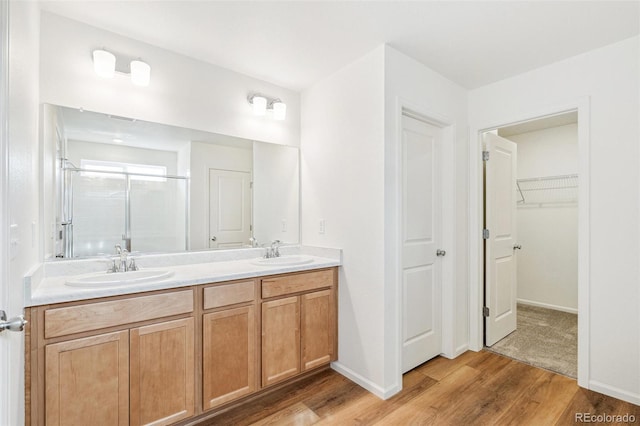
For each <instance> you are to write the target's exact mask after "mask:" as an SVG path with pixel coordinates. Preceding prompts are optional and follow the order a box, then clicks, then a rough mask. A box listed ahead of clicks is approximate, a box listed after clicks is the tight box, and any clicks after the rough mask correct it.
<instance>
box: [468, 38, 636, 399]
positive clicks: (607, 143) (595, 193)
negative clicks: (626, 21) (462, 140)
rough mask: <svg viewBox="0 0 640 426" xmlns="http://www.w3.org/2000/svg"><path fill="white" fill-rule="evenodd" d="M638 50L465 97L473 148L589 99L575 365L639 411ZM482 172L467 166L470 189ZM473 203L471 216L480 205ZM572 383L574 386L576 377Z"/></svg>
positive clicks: (590, 57)
mask: <svg viewBox="0 0 640 426" xmlns="http://www.w3.org/2000/svg"><path fill="white" fill-rule="evenodd" d="M639 44H640V40H639V37H637V36H636V37H633V38H630V39H627V40H623V41H621V42H618V43H615V44H612V45H609V46H606V47H604V48H600V49H596V50H593V51H590V52H587V53H585V54H582V55H579V56H576V57H573V58H569V59H567V60H564V61H561V62H558V63H555V64H552V65H549V66H545V67H542V68H539V69H536V70H533V71H531V72H528V73H524V74H522V75H519V76H516V77H513V78H509V79H506V80H502V81H500V82H497V83H494V84H490V85H487V86H484V87H481V88H479V89H476V90H472V91H471V92H470V94H469V117H470V124H471V143H472V144H476V143H478V142H477V134H478V131H479V130H480V129H483V128H488V127H491V126H496V125H501V124H508V123H509V122H511V121H516V120H518V119H524V118H527V116H528V117H529V118H532V116H535V115H536V114H537V113H538V112H540V111H549V110H550V109H553V108H555V107H556V106H564V105H567V104H576V103H580V100H581V99H583V98H584V97H585V96H588V97H589V103H590V114H589V115H590V122H589V123H587V125H586V129H587V130H586V131H585V133H584V134H583V136H589V137H590V155H589V156H588V158H586V159H585V161H588V162H589V164H590V170H591V172H590V175H589V176H587V177H584V176H583V179H585V178H586V179H587V180H588V181H590V194H589V195H590V203H589V205H588V212H589V223H588V225H587V226H588V230H589V237H590V240H589V241H588V243H587V244H588V248H589V251H590V258H589V261H588V265H585V268H586V270H588V276H587V277H586V278H587V279H588V282H589V286H588V289H584V290H586V291H588V295H589V300H588V301H585V302H586V303H585V307H586V310H587V311H588V312H582V311H581V312H580V315H581V318H582V319H583V322H582V326H583V327H585V326H586V327H587V329H586V333H585V334H580V336H579V345H581V343H580V339H581V338H585V339H588V346H587V347H583V346H584V345H581V346H580V350H579V365H580V363H581V362H586V363H587V365H586V366H585V368H584V369H583V370H582V371H583V374H584V373H586V377H585V378H584V379H586V382H587V383H586V384H587V385H588V386H589V387H590V388H591V389H594V390H597V391H599V392H603V393H607V394H609V395H613V396H616V397H619V398H622V399H625V400H628V401H632V402H634V403H636V404H640V321H638V301H639V300H640V294H639V292H640V286H639V285H638V282H639V278H640V275H639V270H638V269H639V268H638V265H639V262H638V259H639V256H640V250H639V242H640V238H638V236H639V231H640V230H639V228H638V207H639V202H640V200H639V193H640V191H639V189H640V188H639V175H638V170H639V159H640V156H639V151H638V148H639V145H638V140H639V136H640V134H639V131H640V128H639V125H638V124H639V123H638V122H639V114H640V111H639V104H640V102H639V92H640V88H639V84H638V83H639V78H638V76H639V75H640V67H639V64H638V58H639V55H638V53H639V52H640V46H639ZM579 120H580V118H579ZM579 126H580V123H579ZM472 146H473V145H472ZM472 152H473V153H474V156H473V157H472V160H473V159H475V160H477V159H478V158H477V154H478V149H477V147H473V148H472ZM580 155H581V156H583V153H580ZM583 158H584V156H583ZM478 167H479V164H478V163H477V162H475V161H474V162H472V163H471V168H472V171H473V175H472V176H473V177H474V179H475V180H474V181H473V182H475V183H477V182H478V177H479V176H480V175H479V173H478ZM476 188H477V187H476ZM475 195H476V196H477V194H475ZM472 201H473V204H472V206H475V207H476V208H477V206H478V203H477V201H478V199H477V197H476V198H474V197H473V196H472ZM476 211H477V210H476ZM474 249H475V248H472V250H474ZM475 278H476V280H477V277H475ZM476 283H477V281H476ZM581 291H582V289H581ZM585 294H586V293H585ZM579 298H580V300H581V298H582V296H580V295H579ZM581 306H582V305H581ZM583 314H584V315H587V317H585V316H584V315H583ZM474 333H475V334H474V336H475V339H474V345H475V344H477V341H478V340H477V338H478V336H477V333H476V330H474ZM583 349H584V350H583ZM578 375H579V379H580V375H581V370H580V368H579V371H578Z"/></svg>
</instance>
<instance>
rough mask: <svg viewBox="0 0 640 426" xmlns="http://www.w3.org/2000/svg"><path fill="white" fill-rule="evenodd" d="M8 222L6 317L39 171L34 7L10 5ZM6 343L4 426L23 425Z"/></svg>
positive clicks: (17, 343) (17, 305) (14, 341)
mask: <svg viewBox="0 0 640 426" xmlns="http://www.w3.org/2000/svg"><path fill="white" fill-rule="evenodd" d="M9 13H10V16H9V170H8V174H9V216H10V217H9V220H10V223H11V224H12V225H16V229H15V232H13V233H12V240H13V239H14V238H15V244H14V243H13V241H12V243H11V259H10V262H9V281H8V283H6V284H5V283H3V284H4V285H7V286H8V300H5V302H8V304H7V306H6V307H3V308H4V309H7V310H8V312H7V314H8V315H11V316H13V315H18V314H19V313H21V312H20V311H21V309H22V308H23V307H24V294H23V277H24V275H25V273H27V272H28V270H29V269H30V268H31V267H33V266H34V265H35V264H36V263H37V262H38V259H39V254H40V247H39V238H38V235H37V234H38V231H39V224H38V216H39V195H38V192H39V184H38V181H39V169H38V152H39V150H38V98H39V95H38V43H39V39H38V26H39V10H38V5H37V3H35V2H18V1H12V2H10V4H9ZM0 338H1V339H3V340H4V342H3V343H9V345H10V348H11V350H10V353H9V360H8V363H7V364H4V365H3V366H2V368H3V370H2V371H3V373H5V372H8V377H7V376H4V375H3V377H2V379H1V380H2V382H4V383H6V384H7V386H8V387H7V389H8V391H9V395H8V396H6V397H5V396H4V395H3V396H2V398H8V400H9V404H8V406H7V407H6V408H7V409H8V410H9V412H8V413H3V416H2V417H1V418H3V419H4V418H5V417H4V416H5V415H7V416H8V420H9V422H8V424H11V425H18V424H23V423H24V392H23V390H24V333H7V332H5V333H3V335H2V336H1V337H0Z"/></svg>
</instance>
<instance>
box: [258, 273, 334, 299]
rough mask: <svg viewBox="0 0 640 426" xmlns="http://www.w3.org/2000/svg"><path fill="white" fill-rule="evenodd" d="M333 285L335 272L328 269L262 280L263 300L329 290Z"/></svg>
mask: <svg viewBox="0 0 640 426" xmlns="http://www.w3.org/2000/svg"><path fill="white" fill-rule="evenodd" d="M332 285H333V270H331V269H326V270H323V271H316V272H305V273H303V274H294V275H287V276H284V277H273V278H266V279H263V280H262V298H263V299H267V298H269V297H276V296H282V295H285V294H291V293H299V292H303V291H310V290H315V289H318V288H327V287H331V286H332Z"/></svg>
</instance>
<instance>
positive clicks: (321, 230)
mask: <svg viewBox="0 0 640 426" xmlns="http://www.w3.org/2000/svg"><path fill="white" fill-rule="evenodd" d="M325 230H326V224H325V221H324V219H320V222H319V223H318V233H319V234H324V232H325Z"/></svg>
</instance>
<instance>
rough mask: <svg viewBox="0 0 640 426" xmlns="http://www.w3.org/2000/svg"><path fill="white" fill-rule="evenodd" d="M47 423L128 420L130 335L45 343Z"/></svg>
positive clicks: (107, 334)
mask: <svg viewBox="0 0 640 426" xmlns="http://www.w3.org/2000/svg"><path fill="white" fill-rule="evenodd" d="M45 363H46V370H45V384H46V391H45V400H46V411H45V417H46V424H47V425H55V426H59V425H86V424H92V423H94V422H95V420H96V419H101V423H102V424H105V425H128V424H129V333H128V332H127V331H117V332H114V333H106V334H100V335H97V336H91V337H86V338H83V339H74V340H69V341H66V342H61V343H54V344H51V345H47V346H46V361H45Z"/></svg>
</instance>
